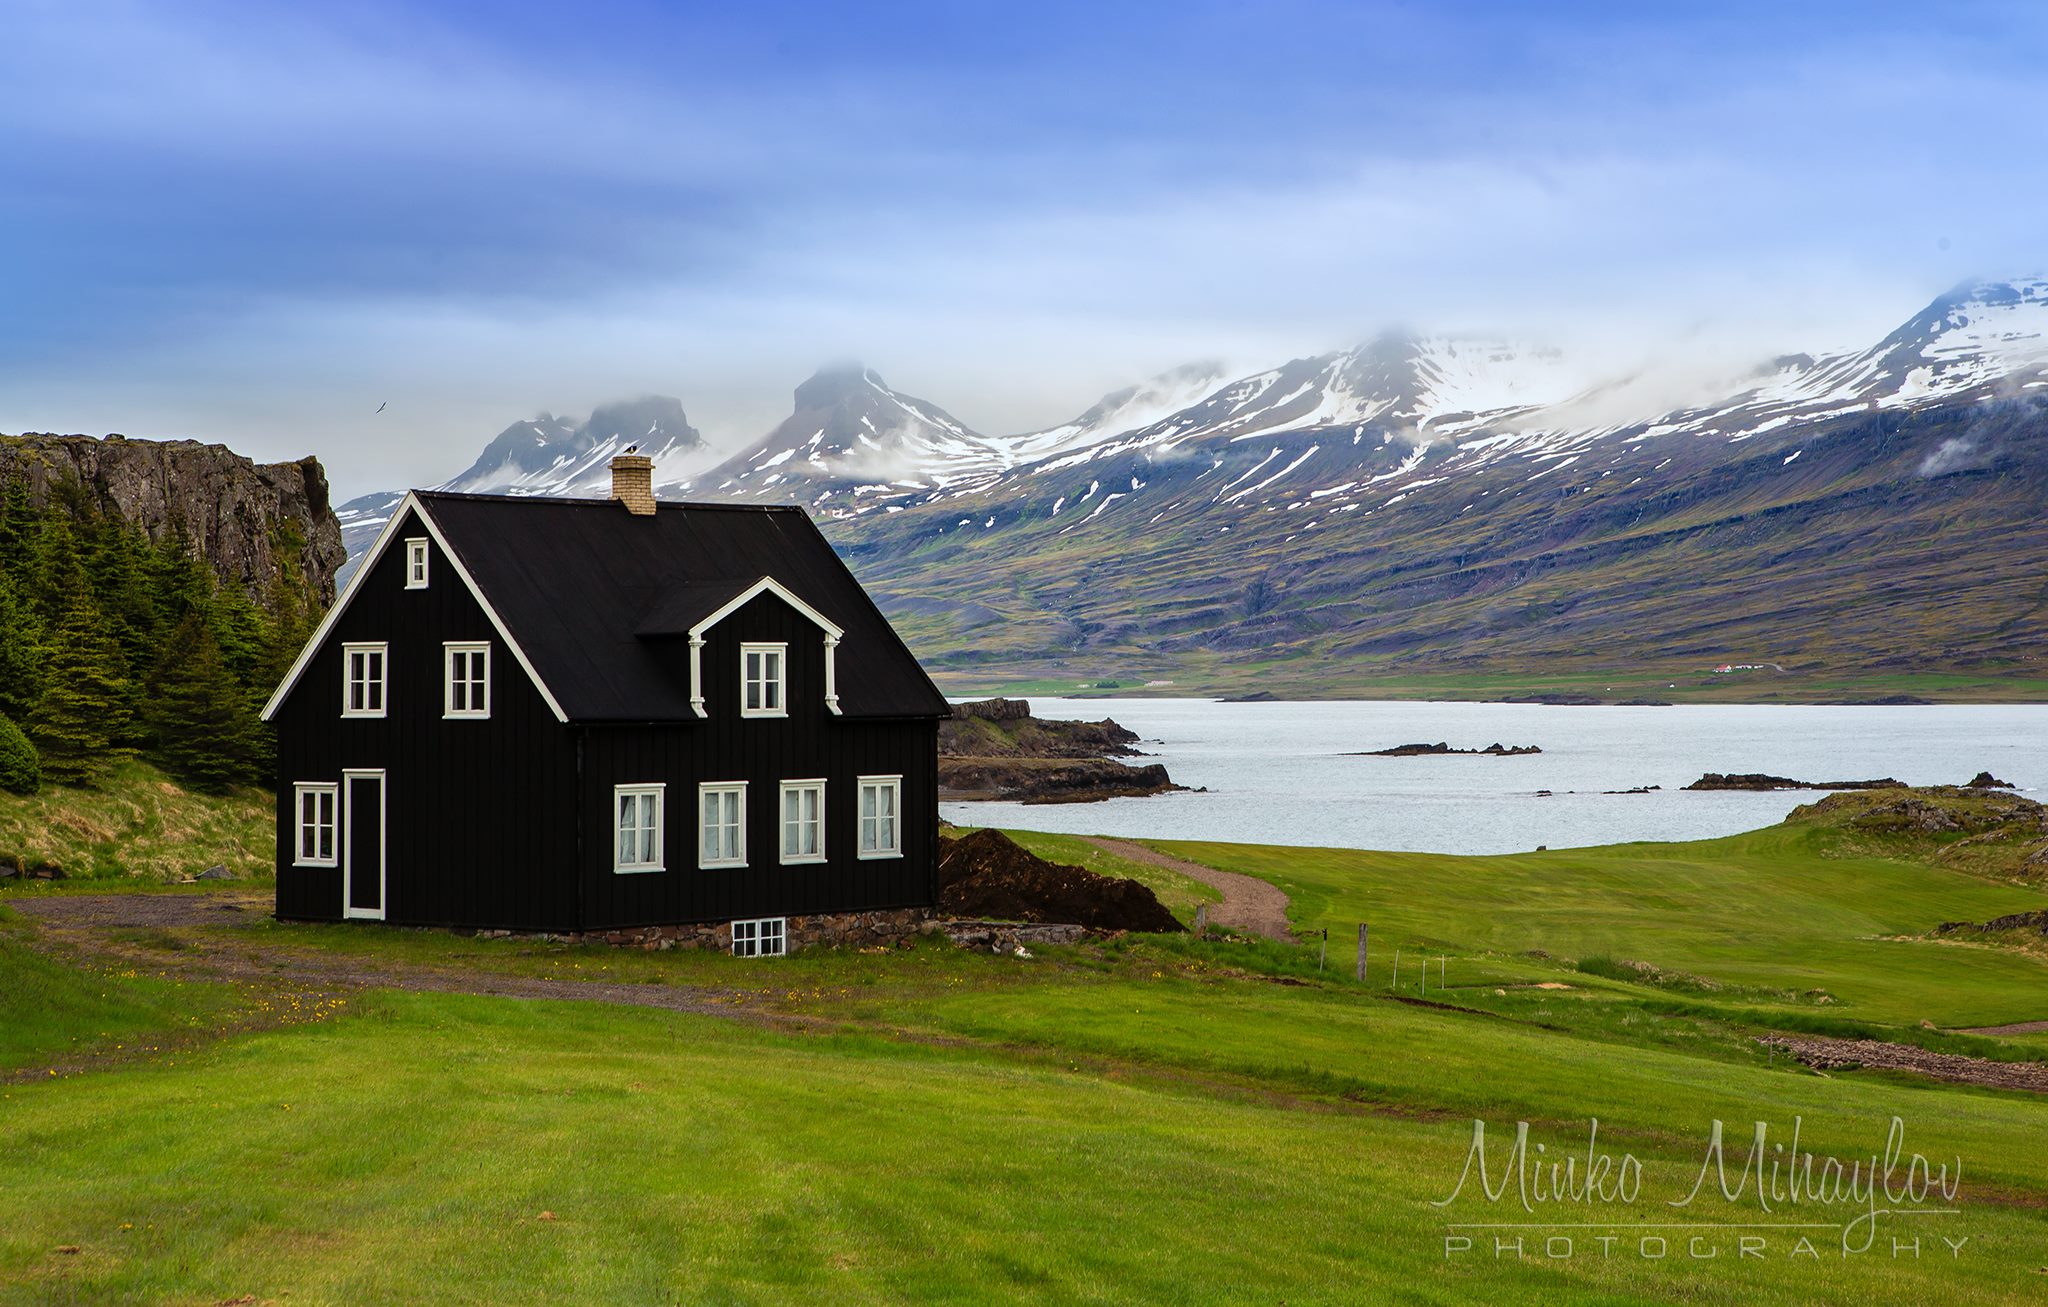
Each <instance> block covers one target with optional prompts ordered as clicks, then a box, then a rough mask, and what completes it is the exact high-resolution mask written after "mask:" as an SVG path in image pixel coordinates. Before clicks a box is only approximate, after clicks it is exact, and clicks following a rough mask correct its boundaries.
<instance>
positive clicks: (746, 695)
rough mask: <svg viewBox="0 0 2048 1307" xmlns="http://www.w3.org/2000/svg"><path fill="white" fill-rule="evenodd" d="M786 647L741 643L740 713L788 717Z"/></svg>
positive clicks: (744, 714) (787, 647) (744, 715)
mask: <svg viewBox="0 0 2048 1307" xmlns="http://www.w3.org/2000/svg"><path fill="white" fill-rule="evenodd" d="M788 664H789V646H788V645H786V644H743V645H741V646H740V716H742V717H787V716H789V707H788V704H789V695H788V693H787V691H788V688H789V687H788V685H787V684H786V673H787V670H788Z"/></svg>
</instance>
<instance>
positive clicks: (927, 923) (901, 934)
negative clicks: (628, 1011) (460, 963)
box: [477, 908, 1091, 953]
mask: <svg viewBox="0 0 2048 1307" xmlns="http://www.w3.org/2000/svg"><path fill="white" fill-rule="evenodd" d="M784 929H785V931H786V936H785V938H786V940H787V948H788V951H789V952H791V953H794V952H796V951H797V950H798V949H800V948H834V947H840V948H874V947H878V946H879V947H888V946H890V945H896V944H908V942H909V941H910V940H912V939H914V938H915V937H917V936H919V935H944V936H945V937H946V938H947V939H949V940H951V941H952V942H953V943H955V944H957V945H959V946H960V947H961V948H966V949H974V950H976V951H985V952H989V953H1015V952H1016V951H1017V950H1018V949H1020V948H1022V949H1028V948H1030V947H1031V946H1032V945H1037V944H1073V943H1076V942H1078V941H1080V940H1082V939H1086V938H1087V937H1088V935H1089V934H1090V933H1091V932H1090V931H1089V930H1088V929H1087V928H1086V927H1085V926H1059V925H1034V924H1029V923H1024V922H1016V921H954V920H949V919H945V918H938V917H934V916H933V915H932V913H931V910H930V909H928V908H895V909H891V910H889V911H884V912H828V913H818V914H815V915H812V916H808V917H788V918H785V926H784ZM521 933H523V932H519V931H511V930H480V931H478V932H477V938H479V939H507V938H510V937H512V936H514V935H517V934H521ZM538 938H540V939H547V940H560V941H561V942H563V943H565V944H610V945H612V946H613V947H615V948H638V949H646V950H648V951H650V952H653V951H657V950H663V949H672V948H715V949H718V950H720V951H730V950H731V948H732V923H731V922H729V921H700V922H694V923H691V924H688V925H681V926H632V927H628V928H626V929H623V930H593V931H585V932H583V933H581V934H565V935H556V934H543V935H540V936H538Z"/></svg>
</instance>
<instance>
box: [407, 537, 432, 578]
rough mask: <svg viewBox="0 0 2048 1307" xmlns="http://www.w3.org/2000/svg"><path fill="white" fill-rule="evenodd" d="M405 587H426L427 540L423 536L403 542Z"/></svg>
mask: <svg viewBox="0 0 2048 1307" xmlns="http://www.w3.org/2000/svg"><path fill="white" fill-rule="evenodd" d="M405 588H406V589H408V590H424V589H426V588H427V541H426V537H424V536H422V537H420V538H419V539H417V540H408V541H406V542H405Z"/></svg>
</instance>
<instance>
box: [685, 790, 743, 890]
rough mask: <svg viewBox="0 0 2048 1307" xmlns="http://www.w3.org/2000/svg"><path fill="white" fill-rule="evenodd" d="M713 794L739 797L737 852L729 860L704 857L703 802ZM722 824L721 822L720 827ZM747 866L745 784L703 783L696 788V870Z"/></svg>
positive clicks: (716, 869)
mask: <svg viewBox="0 0 2048 1307" xmlns="http://www.w3.org/2000/svg"><path fill="white" fill-rule="evenodd" d="M714 794H737V795H739V796H740V811H739V851H738V852H737V853H736V854H734V855H733V856H732V857H730V858H707V857H705V856H704V800H705V799H707V798H709V797H711V796H712V795H714ZM723 824H724V823H723V822H721V823H720V825H723ZM746 865H747V783H746V782H745V781H704V782H701V783H700V784H699V785H698V786H697V868H698V870H700V871H718V870H722V869H724V868H728V867H744V866H746Z"/></svg>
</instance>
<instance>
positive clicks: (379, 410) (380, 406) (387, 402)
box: [370, 399, 391, 417]
mask: <svg viewBox="0 0 2048 1307" xmlns="http://www.w3.org/2000/svg"><path fill="white" fill-rule="evenodd" d="M390 402H391V401H390V400H388V399H387V400H385V401H384V404H389V403H390ZM384 404H379V405H378V406H377V413H382V412H383V411H384ZM377 413H372V414H370V416H371V417H376V416H377Z"/></svg>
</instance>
